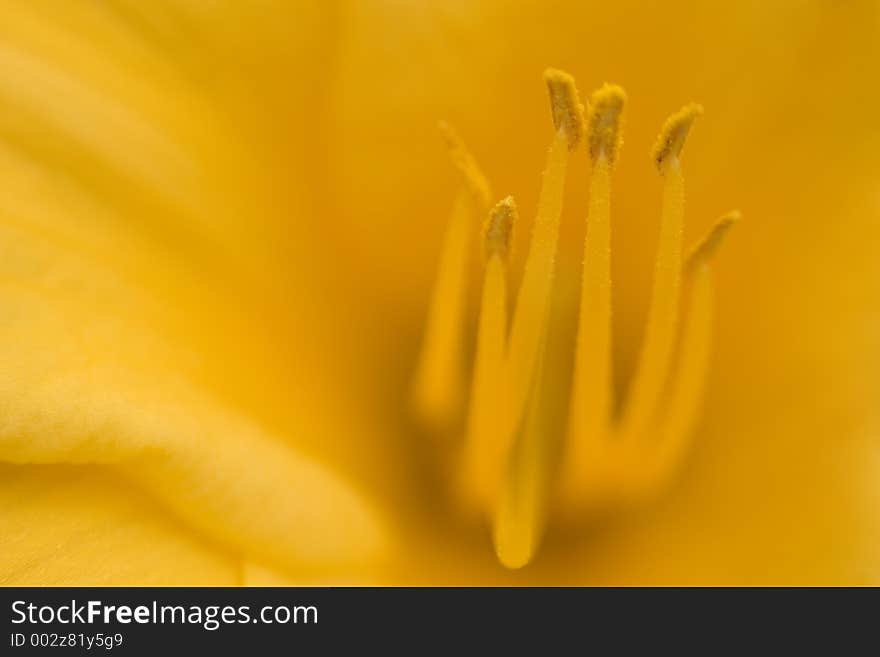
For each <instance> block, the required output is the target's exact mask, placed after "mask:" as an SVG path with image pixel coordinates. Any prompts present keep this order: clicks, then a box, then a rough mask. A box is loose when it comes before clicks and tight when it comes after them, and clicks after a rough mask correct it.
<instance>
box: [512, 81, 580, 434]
mask: <svg viewBox="0 0 880 657" xmlns="http://www.w3.org/2000/svg"><path fill="white" fill-rule="evenodd" d="M544 77H545V80H546V81H547V86H548V88H549V90H550V98H551V105H552V108H553V118H554V122H555V123H556V126H557V130H556V134H555V135H554V138H553V143H552V145H551V146H550V152H549V154H548V156H547V168H546V170H545V171H544V181H543V185H542V186H541V194H540V198H539V201H538V215H537V217H536V219H535V224H534V227H533V228H532V241H531V245H530V247H529V254H528V257H527V259H526V264H525V270H524V272H523V278H522V283H521V284H520V289H519V294H518V296H517V301H516V309H515V311H514V316H513V323H512V326H511V330H510V346H509V351H508V357H507V368H506V369H507V376H506V377H505V386H506V388H507V395H506V400H507V404H506V407H505V410H506V413H507V416H506V418H505V419H506V422H507V424H506V426H505V427H504V431H503V435H507V436H510V437H511V438H512V435H513V433H514V431H515V430H516V427H517V426H519V423H520V421H521V419H522V416H523V412H524V410H525V406H526V403H527V401H528V395H529V390H530V389H531V386H532V385H533V380H534V377H535V370H536V367H537V361H538V353H539V351H540V348H541V344H542V342H543V340H544V336H545V334H546V328H547V327H546V324H547V312H548V307H549V302H550V293H551V288H552V286H553V269H554V265H555V260H556V245H557V241H558V238H559V220H560V216H561V214H562V197H563V191H564V188H565V170H566V166H567V164H568V149H569V147H570V146H571V144H572V142H573V141H574V142H575V143H576V141H577V139H579V138H580V137H579V136H580V134H581V132H582V128H581V127H579V126H577V125H576V124H577V122H578V121H580V117H581V113H582V106H581V104H580V103H579V102H578V98H577V91H576V89H575V87H574V82H573V81H572V79H571V76H569V75H568V74H565V73H562V72H560V71H552V70H551V71H548V72H547V73H545V75H544ZM508 440H510V438H509V439H508Z"/></svg>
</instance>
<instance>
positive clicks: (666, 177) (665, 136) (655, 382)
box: [620, 104, 701, 439]
mask: <svg viewBox="0 0 880 657" xmlns="http://www.w3.org/2000/svg"><path fill="white" fill-rule="evenodd" d="M700 111H701V108H700V106H699V105H694V104H691V105H687V106H686V107H684V108H683V109H682V110H680V111H679V112H677V113H676V114H673V115H672V116H671V117H670V118H669V119H668V120H667V121H666V124H665V125H664V126H663V130H662V131H661V133H660V137H659V138H658V140H657V146H656V147H655V149H654V158H655V161H656V162H657V165H658V168H659V169H660V172H661V174H662V175H663V209H662V214H661V221H660V244H659V247H658V250H657V262H656V265H655V268H654V286H653V290H652V294H651V309H650V311H649V314H648V322H647V326H646V328H645V337H644V339H643V342H642V352H641V356H640V358H639V364H638V367H637V370H636V373H635V376H634V378H633V381H632V384H631V387H630V392H629V399H628V401H627V405H626V408H625V409H624V414H623V419H622V421H621V428H620V432H621V435H622V436H623V438H624V439H631V438H634V437H638V436H641V435H642V434H643V433H644V431H645V429H646V428H647V426H648V424H649V422H650V421H651V419H652V418H653V416H654V414H655V412H656V409H657V404H658V401H659V399H660V396H661V394H662V392H663V387H664V385H665V384H666V378H667V374H668V371H669V365H670V361H671V359H672V352H673V348H674V345H675V335H676V327H677V324H678V307H679V296H680V288H681V269H682V254H681V250H682V247H681V241H682V230H683V227H684V178H683V177H682V173H681V165H680V162H679V158H678V155H679V153H680V152H681V149H682V147H683V146H684V140H685V138H686V137H687V133H688V130H689V129H690V125H691V123H692V122H693V120H694V119H695V118H696V116H697V115H698V114H699V113H700Z"/></svg>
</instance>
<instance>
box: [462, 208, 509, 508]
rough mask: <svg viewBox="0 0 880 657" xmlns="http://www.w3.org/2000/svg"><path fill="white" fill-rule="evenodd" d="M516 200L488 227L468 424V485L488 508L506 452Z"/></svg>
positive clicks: (471, 496)
mask: <svg viewBox="0 0 880 657" xmlns="http://www.w3.org/2000/svg"><path fill="white" fill-rule="evenodd" d="M516 217H517V212H516V204H515V203H514V201H513V198H512V197H510V196H508V197H507V198H506V199H504V200H503V201H501V202H500V203H498V204H497V205H496V206H495V207H494V208H493V209H492V212H491V213H490V214H489V219H488V221H487V222H486V228H485V231H484V240H483V241H484V245H485V251H486V271H485V274H484V279H483V299H482V303H481V306H480V321H479V326H478V328H477V353H476V357H475V361H474V378H473V383H472V387H471V401H470V409H469V414H468V423H467V438H466V444H465V456H464V464H463V467H462V489H463V491H464V495H465V497H466V498H467V499H468V501H469V502H471V503H473V504H474V505H475V506H479V507H481V508H483V509H484V510H485V509H488V508H489V507H490V506H491V505H492V504H494V502H495V498H496V495H497V491H498V483H499V481H500V477H501V471H502V467H503V464H504V462H505V458H506V455H505V453H504V450H505V441H504V439H503V437H502V436H500V435H499V432H498V429H499V427H498V424H499V422H498V418H499V417H501V416H502V415H503V410H502V409H501V408H500V403H501V398H500V393H501V391H502V389H503V385H502V375H503V372H502V368H503V365H504V355H505V351H506V346H507V254H508V252H509V249H510V241H511V234H512V231H513V224H514V223H515V222H516V220H517V219H516Z"/></svg>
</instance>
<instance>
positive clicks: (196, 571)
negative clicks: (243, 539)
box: [0, 465, 239, 586]
mask: <svg viewBox="0 0 880 657" xmlns="http://www.w3.org/2000/svg"><path fill="white" fill-rule="evenodd" d="M0 526H2V527H3V531H2V533H0V554H2V555H3V556H2V564H3V565H2V568H0V584H3V585H7V586H10V585H11V586H40V585H47V584H48V585H64V586H101V585H104V586H125V585H128V586H131V585H145V586H146V585H154V586H169V585H170V586H173V585H188V586H197V585H226V586H231V585H234V584H237V583H238V578H239V568H238V562H237V559H236V558H235V556H234V555H233V554H232V553H230V552H228V551H227V550H224V549H222V548H221V547H220V546H218V545H217V544H216V543H212V542H210V541H205V540H203V539H201V538H199V537H197V536H196V535H194V534H193V533H192V532H191V531H190V530H188V529H187V528H186V527H184V526H183V525H181V524H180V523H179V522H176V521H174V520H172V519H170V518H169V517H168V514H167V513H166V512H165V511H164V509H162V508H160V507H158V506H157V505H156V503H155V502H153V501H151V500H150V499H148V498H147V497H146V496H145V495H144V494H143V493H141V492H139V491H137V490H135V489H133V488H132V486H131V485H129V484H127V483H126V482H125V481H123V480H121V479H120V478H119V477H118V476H114V475H112V474H111V473H109V472H107V471H106V470H104V469H102V468H96V467H70V466H11V465H0Z"/></svg>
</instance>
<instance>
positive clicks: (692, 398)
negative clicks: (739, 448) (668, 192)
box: [651, 212, 740, 486]
mask: <svg viewBox="0 0 880 657" xmlns="http://www.w3.org/2000/svg"><path fill="white" fill-rule="evenodd" d="M739 219H740V214H739V213H738V212H730V213H728V214H726V215H724V216H723V217H721V218H720V219H719V220H718V221H717V222H716V224H715V226H713V228H712V230H710V231H709V233H708V234H707V235H706V236H705V237H704V238H703V239H702V240H700V242H699V243H698V244H697V245H696V247H695V248H694V249H693V250H692V251H691V254H690V256H689V257H688V262H687V266H686V269H685V271H686V275H685V289H686V290H687V291H688V292H689V297H690V301H689V303H688V304H687V305H688V315H687V319H686V320H685V325H684V327H683V330H682V335H681V350H680V355H679V363H678V371H677V374H676V377H675V379H674V382H673V384H672V390H671V392H670V395H669V402H668V404H667V406H666V413H665V418H664V419H663V423H662V429H661V440H660V443H659V453H658V455H657V458H656V459H655V461H654V462H655V467H654V472H653V473H652V477H651V479H652V480H653V482H652V483H653V485H654V486H656V485H661V484H662V483H664V482H665V481H666V480H667V479H668V478H669V475H670V474H671V473H672V471H673V470H674V469H675V467H676V466H677V465H678V464H679V463H680V461H681V459H682V456H683V455H684V453H685V451H686V449H687V446H688V444H689V442H690V441H689V439H690V437H691V436H692V435H693V429H694V425H695V423H696V419H697V417H698V415H699V413H698V411H699V407H700V404H701V401H702V398H703V391H704V389H705V384H706V373H707V371H708V369H709V356H710V352H711V338H712V320H713V305H714V289H713V285H712V275H711V270H710V268H709V260H710V259H711V257H712V256H713V255H714V253H715V251H716V250H717V249H718V246H719V245H720V244H721V242H722V240H723V238H724V236H725V235H726V234H727V232H728V230H729V229H730V227H731V226H732V225H733V224H734V223H736V222H737V221H739Z"/></svg>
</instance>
